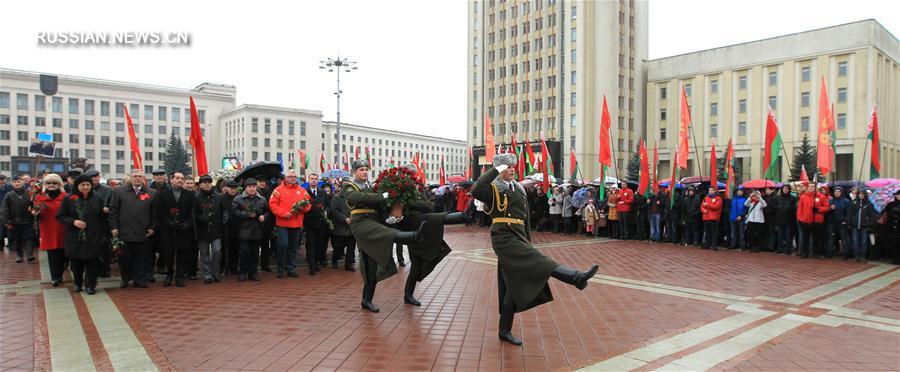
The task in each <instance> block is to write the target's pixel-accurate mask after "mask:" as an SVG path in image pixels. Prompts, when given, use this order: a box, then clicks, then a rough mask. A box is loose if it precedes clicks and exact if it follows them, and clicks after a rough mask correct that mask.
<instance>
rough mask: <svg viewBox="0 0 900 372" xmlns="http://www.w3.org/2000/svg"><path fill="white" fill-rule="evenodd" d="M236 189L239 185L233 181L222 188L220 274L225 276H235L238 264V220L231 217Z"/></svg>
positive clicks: (236, 193)
mask: <svg viewBox="0 0 900 372" xmlns="http://www.w3.org/2000/svg"><path fill="white" fill-rule="evenodd" d="M238 187H240V184H238V183H237V182H235V181H234V180H228V181H225V185H224V186H223V187H222V204H223V205H224V208H223V210H224V211H225V233H224V235H223V236H224V238H223V243H224V244H222V251H223V252H224V254H223V257H222V260H223V261H224V263H223V264H222V272H223V273H225V274H237V273H238V263H239V262H240V250H239V240H238V237H239V236H238V232H239V229H238V224H237V221H238V220H237V218H233V216H232V215H231V205H232V204H231V203H232V202H233V201H234V198H235V197H236V196H237V195H238V192H237V190H238Z"/></svg>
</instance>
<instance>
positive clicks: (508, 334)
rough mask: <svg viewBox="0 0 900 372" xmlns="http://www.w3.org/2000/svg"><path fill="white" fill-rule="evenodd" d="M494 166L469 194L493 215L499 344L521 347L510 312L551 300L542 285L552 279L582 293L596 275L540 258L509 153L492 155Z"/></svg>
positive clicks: (513, 157)
mask: <svg viewBox="0 0 900 372" xmlns="http://www.w3.org/2000/svg"><path fill="white" fill-rule="evenodd" d="M493 164H494V168H491V170H489V171H487V172H485V173H484V174H482V175H481V177H478V181H476V182H475V185H474V186H472V195H473V196H474V197H475V198H476V199H478V200H480V201H481V202H483V203H484V204H485V206H484V212H485V213H487V214H489V215H490V216H491V217H492V225H491V247H492V248H493V249H494V253H496V255H497V286H498V293H499V295H500V296H499V297H500V324H499V328H500V332H499V333H498V336H499V338H500V340H501V341H506V342H509V343H511V344H513V345H521V344H522V341H521V340H519V339H518V338H516V337H515V336H513V335H512V322H513V317H514V316H515V313H518V312H522V311H525V310H528V309H531V308H533V307H535V306H538V305H541V304H544V303H547V302H550V301H552V300H553V294H552V293H551V292H550V285H549V283H547V281H548V280H549V279H550V277H553V278H555V279H557V280H559V281H561V282H563V283H566V284H570V285H572V286H575V287H576V288H578V289H581V290H583V289H584V288H585V287H587V284H588V280H589V279H590V278H592V277H593V276H594V274H596V273H597V269H598V266H597V265H594V266H593V267H591V268H590V269H588V270H587V271H578V270H575V269H572V268H570V267H567V266H563V265H560V264H559V263H557V262H556V261H554V260H553V259H551V258H549V257H547V256H544V255H543V254H541V252H539V251H538V250H537V249H535V248H534V245H533V244H532V243H531V230H530V229H529V223H528V218H529V217H528V204H527V201H526V195H525V189H524V188H523V187H522V185H520V184H519V183H518V182H516V180H515V165H516V164H517V158H516V156H515V155H514V154H501V155H497V156H494V159H493Z"/></svg>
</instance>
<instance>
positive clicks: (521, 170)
mask: <svg viewBox="0 0 900 372" xmlns="http://www.w3.org/2000/svg"><path fill="white" fill-rule="evenodd" d="M511 142H512V153H513V154H516V174H517V175H518V178H519V181H524V180H525V167H524V165H525V157H524V156H522V153H521V152H520V151H519V143H518V142H516V134H515V133H513V134H512V141H511Z"/></svg>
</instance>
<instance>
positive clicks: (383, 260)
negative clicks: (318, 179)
mask: <svg viewBox="0 0 900 372" xmlns="http://www.w3.org/2000/svg"><path fill="white" fill-rule="evenodd" d="M351 165H352V169H353V181H351V182H345V183H344V184H343V185H342V187H341V194H343V196H344V199H345V200H347V205H348V206H349V207H350V232H351V233H353V237H354V238H356V242H357V244H358V245H359V250H360V252H359V254H360V266H359V267H360V272H361V273H362V276H363V282H364V284H363V293H362V302H361V303H360V306H361V307H362V309H363V310H367V311H371V312H373V313H377V312H378V311H379V309H378V307H377V306H375V304H373V303H372V299H373V298H374V297H375V285H376V284H377V283H378V282H380V281H382V280H384V279H387V278H389V277H391V276H392V275H394V274H396V273H397V266H396V265H394V259H393V255H392V254H393V252H392V251H393V249H392V248H393V247H394V243H398V244H412V243H416V242H421V241H422V239H423V238H424V234H423V233H422V230H423V229H424V228H425V225H426V223H422V225H420V226H419V229H418V230H417V231H415V232H404V231H398V230H395V229H392V228H390V227H387V226H385V225H384V224H383V223H382V222H381V221H379V220H380V219H381V218H380V215H379V212H380V211H381V210H382V209H384V208H385V205H384V204H385V200H386V199H387V198H388V193H387V192H385V193H377V192H375V191H374V190H373V189H372V186H371V185H370V184H369V165H368V163H367V162H366V161H365V160H355V161H353V163H352V164H351Z"/></svg>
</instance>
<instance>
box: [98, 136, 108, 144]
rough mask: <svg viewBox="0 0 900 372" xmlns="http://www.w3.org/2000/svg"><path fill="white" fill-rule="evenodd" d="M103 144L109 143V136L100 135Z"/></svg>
mask: <svg viewBox="0 0 900 372" xmlns="http://www.w3.org/2000/svg"><path fill="white" fill-rule="evenodd" d="M100 144H101V145H107V146H108V145H109V136H100Z"/></svg>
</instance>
